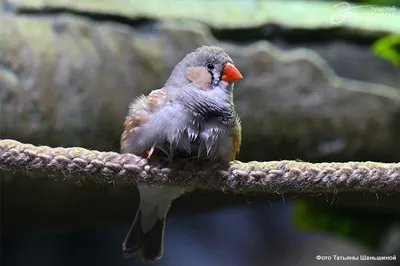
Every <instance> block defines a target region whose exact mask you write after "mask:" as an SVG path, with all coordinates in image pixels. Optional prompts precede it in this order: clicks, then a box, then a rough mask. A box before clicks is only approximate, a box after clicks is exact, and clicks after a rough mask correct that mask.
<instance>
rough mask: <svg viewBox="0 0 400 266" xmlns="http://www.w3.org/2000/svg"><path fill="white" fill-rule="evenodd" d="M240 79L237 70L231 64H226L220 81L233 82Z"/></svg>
mask: <svg viewBox="0 0 400 266" xmlns="http://www.w3.org/2000/svg"><path fill="white" fill-rule="evenodd" d="M242 78H243V76H242V74H240V72H239V70H238V69H237V68H236V67H235V66H234V65H233V64H231V63H226V65H225V66H224V69H223V70H222V78H221V79H222V80H224V81H229V82H233V81H236V80H239V79H242Z"/></svg>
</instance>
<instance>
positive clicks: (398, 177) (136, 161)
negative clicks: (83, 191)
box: [0, 140, 400, 193]
mask: <svg viewBox="0 0 400 266" xmlns="http://www.w3.org/2000/svg"><path fill="white" fill-rule="evenodd" d="M193 162H194V161H193ZM0 171H25V172H26V171H27V172H41V173H44V174H46V175H47V176H50V177H55V178H56V179H62V180H70V181H73V182H84V181H95V182H100V183H115V182H118V183H123V182H129V183H137V182H143V183H147V184H156V185H166V184H170V185H171V184H174V185H180V186H183V187H190V188H200V189H214V190H223V191H227V190H231V191H234V192H236V193H246V192H256V191H258V192H264V193H282V192H341V191H379V192H398V191H400V163H376V162H348V163H317V164H312V163H306V162H299V161H271V162H248V163H242V162H239V161H235V162H232V163H231V164H221V163H215V164H210V163H207V162H201V161H200V162H199V161H196V163H191V162H190V161H189V162H188V161H187V160H177V161H175V162H174V163H172V164H169V165H167V164H165V163H161V162H153V161H148V160H146V159H144V158H141V157H138V156H135V155H133V154H119V153H115V152H100V151H94V150H87V149H83V148H50V147H47V146H34V145H30V144H23V143H20V142H18V141H14V140H0Z"/></svg>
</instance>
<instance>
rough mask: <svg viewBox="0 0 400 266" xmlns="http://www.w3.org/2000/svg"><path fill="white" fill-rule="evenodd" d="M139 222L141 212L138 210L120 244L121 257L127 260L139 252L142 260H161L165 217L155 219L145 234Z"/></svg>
mask: <svg viewBox="0 0 400 266" xmlns="http://www.w3.org/2000/svg"><path fill="white" fill-rule="evenodd" d="M141 221H142V212H141V211H140V210H139V211H138V212H137V214H136V217H135V220H134V221H133V223H132V226H131V228H130V229H129V232H128V235H127V236H126V238H125V240H124V243H123V244H122V252H123V255H124V257H125V258H129V257H132V256H133V255H134V254H135V253H136V252H138V251H139V253H140V257H141V258H142V260H144V261H154V260H157V259H159V258H161V256H162V252H163V237H164V227H165V217H164V218H160V219H157V221H156V223H155V224H154V225H153V227H151V229H150V230H149V231H148V232H146V233H144V232H143V230H142V226H141Z"/></svg>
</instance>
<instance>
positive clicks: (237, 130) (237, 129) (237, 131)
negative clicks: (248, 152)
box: [231, 115, 242, 160]
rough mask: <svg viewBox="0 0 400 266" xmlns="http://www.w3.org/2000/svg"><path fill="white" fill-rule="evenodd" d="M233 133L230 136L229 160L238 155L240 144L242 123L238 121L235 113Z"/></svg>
mask: <svg viewBox="0 0 400 266" xmlns="http://www.w3.org/2000/svg"><path fill="white" fill-rule="evenodd" d="M233 131H234V134H233V136H232V144H233V145H232V146H233V150H232V158H231V160H235V158H236V156H237V155H238V153H239V151H240V144H241V143H242V125H241V123H240V119H239V117H238V116H237V115H236V119H235V126H234V129H233Z"/></svg>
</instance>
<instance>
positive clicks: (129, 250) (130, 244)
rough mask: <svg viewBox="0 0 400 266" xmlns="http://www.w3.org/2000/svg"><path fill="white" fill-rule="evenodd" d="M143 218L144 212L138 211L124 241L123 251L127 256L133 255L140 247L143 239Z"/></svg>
mask: <svg viewBox="0 0 400 266" xmlns="http://www.w3.org/2000/svg"><path fill="white" fill-rule="evenodd" d="M141 220H142V212H141V211H140V210H138V211H137V213H136V216H135V219H134V220H133V223H132V225H131V228H130V229H129V232H128V234H127V235H126V238H125V240H124V243H122V252H123V254H124V257H125V258H130V257H132V256H133V255H134V254H135V253H136V252H137V251H138V250H139V248H140V242H141V239H142V235H143V233H142V228H141V226H140V224H141V222H140V221H141Z"/></svg>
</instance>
